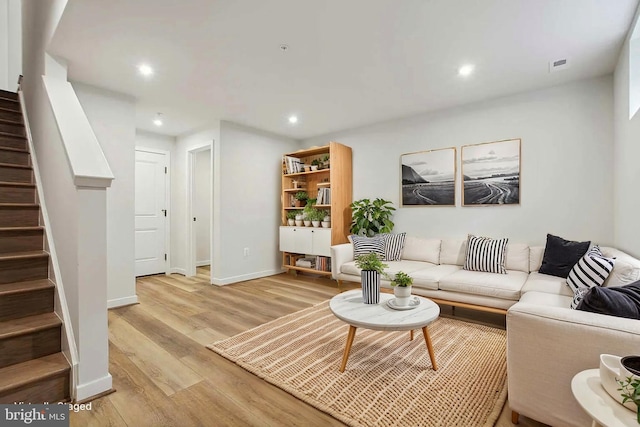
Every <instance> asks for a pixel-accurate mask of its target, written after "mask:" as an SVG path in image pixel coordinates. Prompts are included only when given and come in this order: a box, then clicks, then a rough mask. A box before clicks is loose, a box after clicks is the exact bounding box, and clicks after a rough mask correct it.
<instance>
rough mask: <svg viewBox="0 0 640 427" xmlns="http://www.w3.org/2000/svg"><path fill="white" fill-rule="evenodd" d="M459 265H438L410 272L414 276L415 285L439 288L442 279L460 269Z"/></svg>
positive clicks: (424, 287)
mask: <svg viewBox="0 0 640 427" xmlns="http://www.w3.org/2000/svg"><path fill="white" fill-rule="evenodd" d="M460 269H461V267H460V266H459V265H450V264H446V265H436V266H433V267H430V268H425V269H423V270H418V271H414V272H412V273H411V274H410V276H411V277H413V286H415V287H416V288H423V289H433V290H436V289H438V285H439V283H440V279H442V278H443V277H446V276H448V275H450V274H452V273H455V272H456V271H458V270H460Z"/></svg>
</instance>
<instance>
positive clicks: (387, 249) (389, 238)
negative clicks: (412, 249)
mask: <svg viewBox="0 0 640 427" xmlns="http://www.w3.org/2000/svg"><path fill="white" fill-rule="evenodd" d="M381 236H382V237H383V239H384V260H383V261H400V259H401V257H402V249H403V248H404V240H405V238H406V236H407V233H400V234H390V233H385V234H381Z"/></svg>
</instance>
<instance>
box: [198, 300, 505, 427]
mask: <svg viewBox="0 0 640 427" xmlns="http://www.w3.org/2000/svg"><path fill="white" fill-rule="evenodd" d="M348 329H349V327H348V325H347V324H345V323H344V322H342V321H340V320H338V319H337V318H336V317H335V316H334V315H333V314H332V313H331V311H330V310H329V302H328V301H326V302H323V303H320V304H318V305H316V306H314V307H310V308H307V309H305V310H302V311H299V312H297V313H293V314H290V315H288V316H285V317H281V318H279V319H276V320H273V321H271V322H269V323H265V324H264V325H261V326H258V327H257V328H254V329H251V330H249V331H246V332H243V333H241V334H239V335H236V336H233V337H231V338H228V339H225V340H222V341H218V342H216V343H214V344H211V345H209V346H207V347H208V348H210V349H211V350H213V351H215V352H216V353H218V354H220V355H222V356H223V357H225V358H227V359H229V360H231V361H233V362H235V363H237V364H238V365H240V366H242V367H243V368H244V369H246V370H247V371H249V372H252V373H254V374H255V375H257V376H259V377H260V378H263V379H265V380H266V381H268V382H270V383H271V384H274V385H276V386H277V387H280V388H281V389H283V390H285V391H287V392H288V393H290V394H292V395H294V396H295V397H297V398H298V399H301V400H303V401H305V402H307V403H309V404H310V405H312V406H315V407H316V408H318V409H320V410H322V411H324V412H326V413H328V414H330V415H331V416H333V417H335V418H337V419H339V420H340V421H342V422H344V423H345V424H348V425H350V426H376V427H378V426H441V427H443V426H456V427H458V426H460V427H473V426H493V425H494V423H495V422H496V420H497V419H498V417H499V415H500V412H501V410H502V406H503V405H504V402H505V400H506V398H507V386H506V380H507V361H506V332H505V331H504V330H501V329H496V328H491V327H488V326H483V325H477V324H473V323H467V322H463V321H460V320H455V319H448V318H439V319H438V320H436V321H435V322H433V323H432V324H431V325H429V332H430V335H431V339H432V342H433V347H434V350H435V355H436V362H437V364H438V371H433V370H432V369H431V362H430V360H429V354H428V353H427V348H426V345H425V342H424V338H423V337H422V333H421V331H420V330H418V331H416V333H415V338H414V340H413V341H410V340H409V333H408V332H380V331H371V330H367V329H362V328H358V330H357V332H356V337H355V340H354V342H353V347H352V348H351V355H350V357H349V362H348V363H347V368H346V370H345V372H344V373H342V374H341V373H340V372H338V369H339V367H340V361H341V360H342V354H343V351H344V346H345V342H346V338H347V332H348Z"/></svg>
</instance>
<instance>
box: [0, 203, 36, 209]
mask: <svg viewBox="0 0 640 427" xmlns="http://www.w3.org/2000/svg"><path fill="white" fill-rule="evenodd" d="M39 207H40V205H39V204H37V203H0V209H2V208H6V209H12V208H13V209H38V208H39Z"/></svg>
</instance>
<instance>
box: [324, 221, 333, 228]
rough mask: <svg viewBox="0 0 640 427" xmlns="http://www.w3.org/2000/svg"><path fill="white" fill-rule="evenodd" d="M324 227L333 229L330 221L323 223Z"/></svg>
mask: <svg viewBox="0 0 640 427" xmlns="http://www.w3.org/2000/svg"><path fill="white" fill-rule="evenodd" d="M322 227H324V228H330V227H331V223H330V222H328V221H322Z"/></svg>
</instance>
